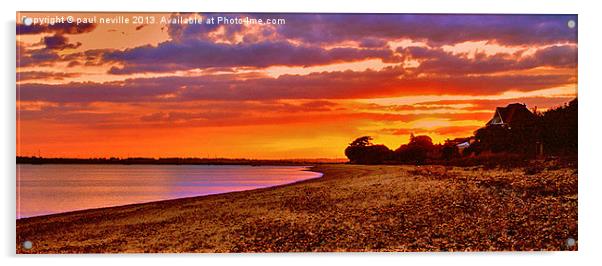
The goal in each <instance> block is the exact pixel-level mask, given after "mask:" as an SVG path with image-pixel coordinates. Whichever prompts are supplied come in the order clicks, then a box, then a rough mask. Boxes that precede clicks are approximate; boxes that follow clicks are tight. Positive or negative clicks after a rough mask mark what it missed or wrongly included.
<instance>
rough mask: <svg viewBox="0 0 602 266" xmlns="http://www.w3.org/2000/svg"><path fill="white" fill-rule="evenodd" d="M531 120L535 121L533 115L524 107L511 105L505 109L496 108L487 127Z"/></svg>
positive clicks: (518, 104)
mask: <svg viewBox="0 0 602 266" xmlns="http://www.w3.org/2000/svg"><path fill="white" fill-rule="evenodd" d="M533 120H535V115H534V114H533V113H531V111H529V109H527V106H526V105H524V104H520V103H513V104H509V105H508V106H506V107H497V108H496V109H495V113H494V114H493V117H492V118H491V120H489V122H487V125H488V126H489V125H513V124H517V123H524V122H531V121H533Z"/></svg>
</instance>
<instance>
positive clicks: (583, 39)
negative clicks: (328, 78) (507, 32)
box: [0, 0, 602, 266]
mask: <svg viewBox="0 0 602 266" xmlns="http://www.w3.org/2000/svg"><path fill="white" fill-rule="evenodd" d="M350 2H351V1H350V0H302V1H295V2H290V3H286V2H285V1H283V0H269V1H262V0H232V1H226V0H220V1H192V0H188V1H185V0H177V1H176V0H171V1H170V0H130V1H127V0H102V1H67V0H46V1H37V0H35V1H34V0H18V1H17V0H12V1H11V0H9V1H3V2H2V4H1V5H2V8H1V11H0V12H2V20H3V21H2V25H1V28H2V36H1V37H2V42H1V43H2V44H1V45H2V49H1V51H2V53H3V56H2V57H0V58H3V62H2V64H1V65H2V68H3V71H1V72H0V75H2V80H3V81H4V83H3V85H4V88H2V90H1V91H2V100H3V104H2V108H1V110H2V111H1V113H2V115H1V116H0V120H1V124H2V125H3V130H2V138H1V142H0V143H1V146H0V147H1V154H2V160H1V161H0V162H1V163H2V170H3V171H2V172H3V175H2V182H3V183H2V188H3V191H2V192H3V193H0V194H2V196H1V199H2V205H3V206H4V208H3V209H2V210H3V216H2V219H1V221H0V223H2V226H1V227H0V228H1V229H2V230H3V231H4V232H3V234H1V235H2V236H3V237H2V240H1V242H0V250H1V252H2V255H3V256H2V260H3V261H4V263H8V264H3V265H15V264H19V265H40V264H44V265H61V266H64V265H78V266H79V265H82V264H86V265H88V264H89V265H103V266H104V265H106V264H109V263H111V264H113V263H116V262H117V263H124V264H125V263H132V262H133V261H134V260H136V261H141V262H142V263H145V264H148V265H164V264H169V265H177V264H180V263H191V262H192V263H201V264H205V265H211V264H223V263H227V264H240V265H247V264H258V265H266V264H267V265H281V264H283V263H286V264H287V265H288V264H291V265H304V266H306V265H308V264H316V263H319V264H322V263H323V264H328V265H366V264H368V265H375V264H381V263H396V264H399V263H404V264H405V263H408V264H413V263H416V264H421V265H422V264H444V265H450V264H451V265H481V264H487V265H508V264H533V263H538V264H539V263H545V265H578V264H584V263H588V262H590V261H591V262H593V261H598V262H599V261H601V259H600V253H601V252H600V251H599V250H598V248H599V247H600V246H601V245H600V244H599V240H600V236H601V234H600V228H599V225H600V224H602V220H601V219H600V216H601V215H600V211H599V210H600V209H601V208H600V206H598V203H601V202H602V200H601V197H600V194H602V193H600V192H598V191H597V189H600V188H601V186H600V185H601V181H600V180H601V179H602V175H600V173H599V171H600V169H599V167H597V166H598V165H600V162H599V161H600V159H599V158H600V157H601V156H599V155H600V154H601V152H602V145H601V143H602V140H601V139H600V138H599V135H600V133H599V131H598V130H602V129H601V128H600V126H598V124H599V121H600V119H599V117H600V115H602V113H601V112H600V108H599V107H598V106H600V103H599V101H600V100H602V97H600V96H601V93H602V92H601V90H602V80H601V79H600V77H601V76H602V74H600V66H599V64H600V63H601V62H602V58H601V53H600V47H601V45H600V44H601V43H602V41H601V38H600V35H599V34H600V32H601V31H600V29H599V28H598V26H599V25H602V21H601V18H602V10H600V9H599V8H598V7H599V6H598V5H597V4H596V1H568V0H565V1H553V2H552V1H518V0H497V1H484V0H481V1H478V0H476V1H470V0H460V1H453V0H428V1H427V0H414V1H403V2H402V1H387V0H366V1H357V2H354V3H350ZM16 11H157V12H166V11H204V12H341V13H344V12H358V13H523V14H525V13H528V14H549V13H552V14H556V13H562V14H578V15H579V18H578V19H579V21H578V27H579V44H578V45H579V84H578V86H579V93H578V94H579V105H580V108H579V118H580V121H579V143H580V147H579V232H580V233H579V251H578V252H547V253H533V252H522V253H514V252H508V253H392V254H391V253H384V254H383V253H363V254H357V253H345V254H341V253H338V254H336V253H335V254H255V255H252V254H238V255H220V254H217V255H211V254H209V255H206V254H205V255H203V254H201V255H196V254H194V255H191V254H176V255H94V256H79V255H78V256H73V255H71V256H48V255H45V256H16V255H14V252H15V241H14V239H15V220H14V218H15V211H14V209H15V199H14V195H15V192H14V189H15V163H14V162H15V161H14V160H15V61H14V60H15V59H14V58H15V36H14V34H15V27H14V23H15V12H16ZM283 259H284V260H285V261H284V262H283V261H281V260H283Z"/></svg>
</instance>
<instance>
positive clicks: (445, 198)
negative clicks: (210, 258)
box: [16, 164, 578, 253]
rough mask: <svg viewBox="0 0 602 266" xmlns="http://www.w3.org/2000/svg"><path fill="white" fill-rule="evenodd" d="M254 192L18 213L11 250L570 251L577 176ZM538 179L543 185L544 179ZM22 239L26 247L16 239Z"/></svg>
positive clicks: (462, 172)
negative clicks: (22, 215)
mask: <svg viewBox="0 0 602 266" xmlns="http://www.w3.org/2000/svg"><path fill="white" fill-rule="evenodd" d="M311 171H315V172H320V173H323V176H322V177H320V178H313V179H308V180H302V181H298V182H294V183H290V184H283V185H279V186H273V187H267V188H260V189H254V190H246V191H237V192H229V193H222V194H214V195H206V196H198V197H189V198H181V199H173V200H165V201H155V202H150V203H138V204H131V205H122V206H116V207H105V208H98V209H91V210H81V211H74V212H68V213H60V214H52V215H46V216H36V217H29V218H23V219H18V220H17V221H16V224H17V228H16V230H17V232H16V234H17V239H16V243H17V244H16V245H17V250H16V252H17V253H147V252H218V253H222V252H313V251H318V252H337V251H351V252H358V251H361V252H363V251H469V250H472V251H488V250H495V251H516V250H577V246H576V245H575V246H571V247H567V246H566V244H565V243H566V239H567V238H569V237H570V238H574V239H575V240H577V235H578V234H577V182H576V181H577V173H576V169H572V168H560V169H557V168H553V167H550V170H546V171H543V172H541V173H537V174H535V175H526V174H525V171H524V170H523V169H522V168H519V169H513V170H498V169H495V170H491V169H487V170H485V169H483V168H478V169H475V168H460V167H442V166H421V167H417V166H386V165H376V166H366V165H341V164H333V165H318V166H315V167H312V168H311ZM544 181H545V182H544ZM26 240H27V241H31V242H32V243H33V249H31V250H24V249H23V248H22V245H21V243H22V242H23V241H26Z"/></svg>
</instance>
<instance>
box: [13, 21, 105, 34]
mask: <svg viewBox="0 0 602 266" xmlns="http://www.w3.org/2000/svg"><path fill="white" fill-rule="evenodd" d="M95 28H96V24H93V23H80V24H76V23H57V24H54V25H45V24H34V25H30V26H27V25H25V24H17V35H25V34H40V33H54V34H59V35H62V34H82V33H87V32H91V31H93V30H94V29H95Z"/></svg>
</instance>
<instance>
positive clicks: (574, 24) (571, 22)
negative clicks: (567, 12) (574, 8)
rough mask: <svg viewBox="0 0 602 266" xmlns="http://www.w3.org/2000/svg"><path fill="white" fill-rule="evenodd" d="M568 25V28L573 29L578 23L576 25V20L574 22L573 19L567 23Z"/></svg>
mask: <svg viewBox="0 0 602 266" xmlns="http://www.w3.org/2000/svg"><path fill="white" fill-rule="evenodd" d="M566 25H567V26H568V27H569V28H570V29H572V28H575V26H577V23H576V22H575V21H574V20H572V19H571V20H569V21H568V22H567V23H566Z"/></svg>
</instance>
